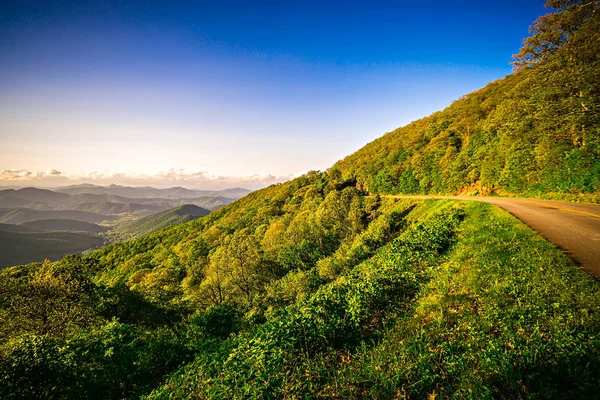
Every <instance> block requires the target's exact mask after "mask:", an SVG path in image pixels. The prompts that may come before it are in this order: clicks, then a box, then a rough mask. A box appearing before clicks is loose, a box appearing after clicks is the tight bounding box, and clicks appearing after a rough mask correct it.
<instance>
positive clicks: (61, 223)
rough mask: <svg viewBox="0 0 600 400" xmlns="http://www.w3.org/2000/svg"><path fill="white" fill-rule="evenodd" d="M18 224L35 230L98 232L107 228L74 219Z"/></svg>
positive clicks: (43, 220) (44, 220)
mask: <svg viewBox="0 0 600 400" xmlns="http://www.w3.org/2000/svg"><path fill="white" fill-rule="evenodd" d="M19 226H22V227H25V228H29V229H31V230H37V231H40V230H42V231H75V232H89V233H100V232H106V231H107V230H108V229H109V228H107V227H105V226H100V225H96V224H91V223H89V222H83V221H76V220H72V219H42V220H36V221H29V222H23V223H22V224H20V225H19Z"/></svg>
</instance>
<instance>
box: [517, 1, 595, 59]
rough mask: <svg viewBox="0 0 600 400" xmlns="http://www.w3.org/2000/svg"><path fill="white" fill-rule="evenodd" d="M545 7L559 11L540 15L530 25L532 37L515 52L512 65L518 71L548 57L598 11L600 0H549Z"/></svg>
mask: <svg viewBox="0 0 600 400" xmlns="http://www.w3.org/2000/svg"><path fill="white" fill-rule="evenodd" d="M545 7H548V8H553V9H554V10H556V11H555V12H552V13H549V14H546V15H542V16H541V17H538V19H536V21H535V22H534V23H533V25H532V26H531V27H530V28H529V31H530V33H531V36H530V37H528V38H526V39H524V40H523V47H521V50H520V51H519V52H518V53H517V54H514V55H513V58H514V59H515V61H514V62H512V63H511V64H512V65H513V66H514V68H515V69H516V70H517V71H518V70H521V69H523V68H527V67H530V66H532V65H535V64H537V63H538V62H540V61H541V60H543V59H545V58H548V57H549V56H551V55H552V54H554V53H556V51H557V50H558V49H559V48H560V47H561V46H562V45H563V44H564V43H565V41H566V40H567V38H568V37H569V36H570V35H571V34H572V33H573V32H575V31H576V30H578V29H579V27H580V26H581V25H582V24H583V23H584V22H585V21H586V20H588V19H589V18H590V17H592V16H593V15H594V13H595V12H598V9H599V8H600V1H598V0H591V1H590V0H547V1H546V4H545Z"/></svg>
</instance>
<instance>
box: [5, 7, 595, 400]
mask: <svg viewBox="0 0 600 400" xmlns="http://www.w3.org/2000/svg"><path fill="white" fill-rule="evenodd" d="M550 3H551V4H553V5H556V6H561V7H563V6H564V7H563V8H565V11H563V13H561V14H559V16H560V17H565V15H566V18H567V20H568V21H570V22H571V25H569V26H570V27H569V29H570V30H569V32H568V34H567V33H564V34H561V35H559V40H561V41H562V40H566V42H564V43H562V42H560V43H557V44H556V49H553V50H552V51H550V52H542V54H537V55H535V57H534V56H527V57H525V56H522V57H521V59H522V60H524V61H523V62H525V61H526V62H527V63H526V64H527V65H525V66H524V69H522V70H521V71H520V72H517V73H516V74H514V75H511V76H510V77H508V78H506V79H505V80H502V81H499V82H496V83H493V84H491V85H490V86H488V87H486V88H485V89H482V90H481V91H478V92H475V93H473V94H471V95H468V96H466V97H465V98H464V99H461V100H459V101H457V102H456V103H455V104H453V105H452V106H451V107H450V108H448V109H447V110H445V111H443V112H440V113H438V114H435V115H433V116H431V117H429V118H426V119H423V120H421V121H418V122H415V123H413V124H412V125H409V126H408V127H405V128H402V129H400V130H398V131H395V132H393V133H390V134H388V135H386V136H384V137H383V138H381V139H378V140H377V141H375V142H373V143H371V144H369V145H367V146H366V147H365V148H363V149H362V150H360V151H359V152H357V153H355V154H354V155H351V156H349V157H348V158H347V159H345V160H343V161H341V162H339V163H338V164H336V166H335V167H333V168H332V169H330V170H329V171H326V172H318V171H313V172H309V173H307V174H305V175H303V176H301V177H299V178H297V179H294V180H292V181H289V182H286V183H283V184H279V185H273V186H270V187H267V188H265V189H262V190H259V191H256V192H252V193H250V194H248V195H246V196H245V197H243V198H241V199H239V200H237V201H236V202H234V203H231V204H229V205H227V206H225V207H223V208H221V209H219V210H218V211H215V212H212V213H211V214H209V215H207V216H206V217H203V218H200V219H196V220H193V221H190V222H187V223H184V224H178V225H174V226H172V227H169V228H166V229H163V230H161V231H158V232H155V233H153V234H150V235H148V236H145V237H142V238H139V239H136V240H131V241H128V242H125V243H118V244H113V245H110V246H106V247H104V248H102V249H100V250H97V251H95V252H93V253H91V254H88V255H85V256H83V257H78V256H67V257H65V258H63V259H62V260H60V261H58V262H54V263H52V262H49V261H46V262H43V263H34V264H28V265H25V266H15V267H10V268H7V269H5V270H2V271H0V319H1V320H2V321H4V322H3V323H2V324H0V376H2V378H3V379H2V381H1V382H0V397H2V398H6V399H11V398H69V399H73V398H136V397H144V398H152V399H159V398H160V399H162V398H165V399H166V398H169V399H173V398H201V399H205V398H215V399H229V398H373V399H375V398H436V397H438V398H588V397H594V396H597V394H598V392H599V390H600V379H599V376H600V342H599V341H598V337H600V285H599V284H598V283H597V282H596V281H595V280H593V279H592V278H591V277H589V276H588V275H586V274H585V273H584V272H582V271H581V270H579V269H578V268H577V267H576V266H575V265H574V264H573V262H572V261H571V260H569V259H568V258H567V257H566V256H565V255H564V254H563V253H562V252H561V251H560V250H558V249H556V248H555V247H554V246H552V245H550V244H549V243H548V242H546V241H545V240H544V239H543V238H541V237H540V236H539V235H537V234H536V233H534V232H533V231H531V230H530V229H529V228H527V227H526V226H525V225H523V224H522V223H520V222H519V221H517V220H516V219H515V218H513V217H512V216H511V215H509V214H508V213H506V212H504V211H501V210H500V209H497V208H494V207H493V206H491V205H489V204H479V203H466V202H457V201H448V200H427V201H425V200H414V199H404V200H398V199H394V198H389V197H384V196H379V195H378V194H373V193H377V192H384V193H397V192H408V193H413V192H427V193H432V192H443V193H450V192H456V191H461V190H463V189H467V190H472V188H473V187H475V188H477V189H478V190H480V191H483V192H485V191H487V190H492V189H493V190H495V191H501V190H503V191H506V192H511V193H523V194H530V193H534V192H535V191H539V192H549V193H550V192H552V193H554V192H556V193H587V194H592V193H594V192H596V191H597V190H598V179H599V177H598V149H599V148H598V146H599V142H598V126H597V122H598V111H599V110H598V97H597V96H598V90H597V89H598V87H597V85H598V80H597V79H596V78H597V77H598V76H597V74H598V68H597V67H598V54H599V53H598V50H599V49H598V46H599V43H598V39H599V29H598V27H599V25H598V24H599V18H600V17H599V14H598V13H597V9H598V2H592V3H587V2H582V1H569V2H566V1H558V0H551V1H550ZM590 7H591V8H590ZM581 10H583V11H581ZM590 10H591V11H590ZM580 14H581V15H580ZM576 17H577V18H576ZM534 37H535V35H534ZM543 37H544V38H545V36H543ZM544 40H546V39H544ZM544 43H547V41H545V42H544ZM527 54H529V53H527ZM530 64H532V66H530ZM565 71H569V72H568V73H566V72H565ZM540 104H541V105H542V106H540ZM582 104H583V105H584V106H583V105H582ZM538 153H539V156H538ZM494 157H497V160H496V158H494ZM488 162H489V164H488ZM444 163H446V164H444ZM461 163H463V164H461ZM464 163H467V164H468V165H466V164H464ZM375 166H376V167H377V168H376V169H375ZM488 166H490V167H489V168H488ZM568 168H571V169H570V170H569V171H570V172H569V173H566V172H565V169H567V170H568ZM486 179H489V180H486ZM559 184H561V185H562V186H560V185H559ZM370 193H371V194H370Z"/></svg>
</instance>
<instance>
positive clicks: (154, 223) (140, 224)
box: [111, 204, 210, 240]
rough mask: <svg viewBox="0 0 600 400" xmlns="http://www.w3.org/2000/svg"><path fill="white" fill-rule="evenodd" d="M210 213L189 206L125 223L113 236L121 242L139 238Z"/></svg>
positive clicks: (114, 230)
mask: <svg viewBox="0 0 600 400" xmlns="http://www.w3.org/2000/svg"><path fill="white" fill-rule="evenodd" d="M209 213H210V211H209V210H206V209H204V208H201V207H198V206H195V205H192V204H187V205H183V206H179V207H176V208H173V209H171V210H166V211H162V212H159V213H156V214H152V215H148V216H145V217H142V218H138V219H136V220H133V221H126V222H123V223H121V224H119V225H117V226H116V227H115V228H114V229H113V232H111V235H117V236H118V237H119V238H120V239H121V240H122V239H126V238H137V237H141V236H145V235H148V234H150V233H152V232H155V231H158V230H160V229H163V228H166V227H168V226H171V225H175V224H181V223H183V222H187V221H191V220H194V219H197V218H200V217H204V216H205V215H208V214H209Z"/></svg>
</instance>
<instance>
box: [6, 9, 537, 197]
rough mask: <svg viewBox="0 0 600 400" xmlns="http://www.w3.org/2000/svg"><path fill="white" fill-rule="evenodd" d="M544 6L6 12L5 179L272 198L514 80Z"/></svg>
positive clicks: (15, 182) (11, 181)
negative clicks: (238, 190)
mask: <svg viewBox="0 0 600 400" xmlns="http://www.w3.org/2000/svg"><path fill="white" fill-rule="evenodd" d="M545 12H547V10H546V9H544V8H543V0H541V1H537V0H536V1H533V0H530V1H523V0H521V1H516V0H505V1H500V0H498V1H454V2H448V1H434V0H423V1H420V2H404V1H388V2H377V1H370V2H366V1H363V2H359V1H344V2H324V1H323V2H310V1H303V2H284V1H270V2H252V1H210V2H204V1H193V2H192V1H150V0H149V1H124V0H123V1H95V2H92V1H85V0H83V1H81V0H80V1H60V0H54V1H46V2H45V1H28V0H15V1H9V2H2V5H0V32H1V34H0V143H1V146H0V170H2V173H1V174H0V184H3V185H12V184H20V185H24V184H37V185H53V184H65V183H71V182H73V183H76V182H81V181H91V182H96V183H111V182H116V183H125V184H146V183H149V184H154V185H156V186H170V185H172V184H177V185H182V186H187V187H217V186H219V187H222V186H230V185H234V184H236V185H237V184H240V185H245V186H248V187H259V186H262V185H265V184H268V183H271V182H273V181H277V180H282V179H287V178H289V177H291V176H294V175H296V174H298V173H301V172H303V171H306V170H310V169H325V168H327V167H329V166H330V165H332V164H333V163H334V162H335V161H336V160H338V159H340V158H342V157H344V156H345V155H347V154H349V153H351V152H353V151H355V150H357V149H358V148H360V147H361V146H362V145H364V144H366V143H367V142H369V141H371V140H373V139H374V138H376V137H378V136H380V135H382V134H383V133H385V132H386V131H390V130H392V129H395V128H396V127H398V126H402V125H405V124H406V123H408V122H410V121H412V120H415V119H418V118H420V117H423V116H426V115H428V114H430V113H432V112H434V111H436V110H439V109H442V108H444V107H446V106H447V105H449V104H450V103H451V102H452V101H453V100H455V99H456V98H458V97H459V96H461V95H463V94H466V93H468V92H470V91H472V90H475V89H478V88H480V87H482V86H484V85H485V84H486V83H487V82H489V81H492V80H495V79H499V78H502V77H504V76H505V75H507V74H509V73H510V66H509V64H508V63H509V62H510V56H511V54H513V53H515V52H517V50H518V48H519V47H520V44H521V40H522V38H524V37H526V36H527V32H528V26H529V25H530V24H531V23H532V22H533V21H534V19H535V18H536V17H537V16H538V15H541V14H544V13H545Z"/></svg>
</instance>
